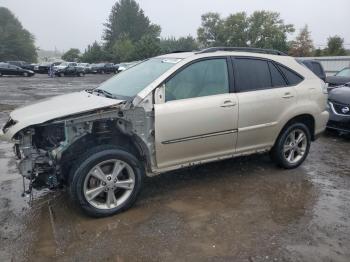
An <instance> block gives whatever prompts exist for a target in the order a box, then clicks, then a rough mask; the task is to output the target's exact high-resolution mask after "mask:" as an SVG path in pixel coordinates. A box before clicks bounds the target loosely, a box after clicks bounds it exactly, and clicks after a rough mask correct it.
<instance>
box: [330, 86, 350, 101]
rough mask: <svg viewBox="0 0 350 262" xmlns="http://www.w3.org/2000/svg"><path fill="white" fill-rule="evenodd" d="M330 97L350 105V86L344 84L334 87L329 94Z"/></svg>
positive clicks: (332, 99) (331, 99)
mask: <svg viewBox="0 0 350 262" xmlns="http://www.w3.org/2000/svg"><path fill="white" fill-rule="evenodd" d="M328 99H329V100H330V101H334V102H338V103H340V104H345V105H350V87H348V86H342V87H338V88H334V89H332V90H331V91H330V92H329V94H328Z"/></svg>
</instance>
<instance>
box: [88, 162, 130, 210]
mask: <svg viewBox="0 0 350 262" xmlns="http://www.w3.org/2000/svg"><path fill="white" fill-rule="evenodd" d="M134 187H135V173H134V171H133V169H132V168H131V166H130V165H129V164H127V163H126V162H124V161H122V160H118V159H112V160H107V161H103V162H101V163H99V164H97V165H95V166H94V167H93V168H92V169H91V170H90V171H89V173H88V175H87V176H86V177H85V181H84V188H83V191H84V196H85V199H86V200H87V201H88V203H89V204H90V205H92V206H93V207H95V208H98V209H113V208H116V207H118V206H120V205H122V204H123V203H125V202H126V201H127V200H128V198H129V197H130V196H131V194H132V192H133V189H134Z"/></svg>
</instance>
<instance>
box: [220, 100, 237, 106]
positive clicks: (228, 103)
mask: <svg viewBox="0 0 350 262" xmlns="http://www.w3.org/2000/svg"><path fill="white" fill-rule="evenodd" d="M235 105H236V102H234V101H232V100H225V101H224V102H223V103H222V105H221V107H233V106H235Z"/></svg>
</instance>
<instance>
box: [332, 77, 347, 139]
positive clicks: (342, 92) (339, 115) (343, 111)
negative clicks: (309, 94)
mask: <svg viewBox="0 0 350 262" xmlns="http://www.w3.org/2000/svg"><path fill="white" fill-rule="evenodd" d="M328 105H329V107H328V111H329V122H328V124H327V128H328V129H332V130H336V131H339V132H343V133H350V83H347V84H345V85H344V86H341V87H338V88H335V89H333V90H331V91H330V92H329V96H328Z"/></svg>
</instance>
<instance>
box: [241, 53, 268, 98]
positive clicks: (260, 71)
mask: <svg viewBox="0 0 350 262" xmlns="http://www.w3.org/2000/svg"><path fill="white" fill-rule="evenodd" d="M234 63H235V70H234V77H235V87H236V89H237V90H238V92H249V91H254V90H263V89H267V88H271V87H272V81H271V75H270V69H269V65H268V62H267V61H265V60H259V59H252V58H235V59H234Z"/></svg>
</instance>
